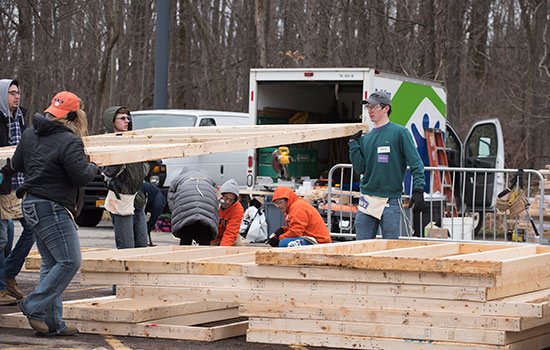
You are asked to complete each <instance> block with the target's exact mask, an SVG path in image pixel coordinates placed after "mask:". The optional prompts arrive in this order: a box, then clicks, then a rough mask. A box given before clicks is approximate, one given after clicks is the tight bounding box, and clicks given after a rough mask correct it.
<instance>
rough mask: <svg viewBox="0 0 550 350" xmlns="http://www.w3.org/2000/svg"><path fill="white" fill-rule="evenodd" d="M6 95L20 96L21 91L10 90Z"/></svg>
mask: <svg viewBox="0 0 550 350" xmlns="http://www.w3.org/2000/svg"><path fill="white" fill-rule="evenodd" d="M8 94H10V95H12V96H21V91H17V90H11V91H8Z"/></svg>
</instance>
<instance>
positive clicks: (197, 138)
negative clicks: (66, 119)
mask: <svg viewBox="0 0 550 350" xmlns="http://www.w3.org/2000/svg"><path fill="white" fill-rule="evenodd" d="M367 129H368V126H367V125H366V124H363V123H355V124H351V123H347V124H300V125H277V126H263V125H252V126H231V127H201V128H161V129H144V130H137V131H129V132H124V133H116V134H115V133H112V134H104V135H96V136H89V137H86V138H84V145H85V152H86V153H87V155H88V157H89V159H90V161H93V162H99V163H101V164H102V165H103V166H105V165H112V164H123V163H133V162H141V161H150V160H158V159H168V158H181V157H191V156H198V155H204V154H212V153H223V152H231V151H237V150H245V149H250V148H260V147H271V146H279V145H286V144H296V143H303V142H312V141H320V140H328V139H333V138H341V137H346V136H350V135H352V134H354V133H356V132H357V131H359V130H365V131H366V130H367ZM14 150H15V147H2V148H0V159H5V158H10V157H12V156H13V152H14Z"/></svg>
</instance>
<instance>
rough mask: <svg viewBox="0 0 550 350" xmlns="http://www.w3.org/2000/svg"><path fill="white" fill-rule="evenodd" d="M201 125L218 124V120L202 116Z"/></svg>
mask: <svg viewBox="0 0 550 350" xmlns="http://www.w3.org/2000/svg"><path fill="white" fill-rule="evenodd" d="M199 126H216V121H215V120H214V119H213V118H202V119H201V121H200V123H199Z"/></svg>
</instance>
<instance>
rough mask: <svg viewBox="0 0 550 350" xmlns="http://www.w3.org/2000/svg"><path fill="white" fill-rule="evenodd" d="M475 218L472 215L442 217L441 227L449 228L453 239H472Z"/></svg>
mask: <svg viewBox="0 0 550 350" xmlns="http://www.w3.org/2000/svg"><path fill="white" fill-rule="evenodd" d="M473 225H474V219H473V218H470V217H464V218H461V217H454V218H442V221H441V228H446V229H447V230H449V236H451V239H453V240H465V241H471V240H472V233H473V232H474V228H473Z"/></svg>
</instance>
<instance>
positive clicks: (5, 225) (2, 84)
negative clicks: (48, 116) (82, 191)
mask: <svg viewBox="0 0 550 350" xmlns="http://www.w3.org/2000/svg"><path fill="white" fill-rule="evenodd" d="M20 98H21V89H20V88H19V82H18V81H17V80H12V79H1V80H0V146H16V145H17V144H18V143H19V142H20V141H21V134H22V133H23V131H24V130H25V128H26V125H25V114H26V110H25V109H24V108H23V107H21V106H20V105H19V103H20V101H21V100H20ZM23 183H24V176H23V174H21V173H16V174H14V175H13V176H11V177H8V178H5V179H3V181H2V183H1V184H0V251H2V250H4V251H5V250H6V248H9V249H10V253H9V255H7V256H6V257H5V258H4V256H0V305H9V304H13V303H16V302H17V300H20V299H23V298H24V297H25V295H24V294H23V292H22V291H21V290H20V289H19V287H18V286H17V281H16V280H15V278H16V276H17V275H18V274H19V272H20V271H21V268H22V267H23V263H24V262H25V258H26V257H27V255H28V254H29V251H30V250H31V248H32V246H33V244H34V234H33V233H32V230H31V228H30V226H29V225H27V222H26V221H25V219H24V218H23V213H22V211H21V200H20V199H18V198H17V197H16V195H15V191H16V190H17V188H19V186H21V185H22V184H23ZM12 220H19V222H20V224H21V226H22V227H23V231H22V232H21V235H20V236H19V239H18V240H17V243H16V245H15V247H14V248H13V250H12V249H11V248H12V242H13V233H14V231H13V221H12ZM10 234H11V236H10ZM6 238H7V240H6Z"/></svg>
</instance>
